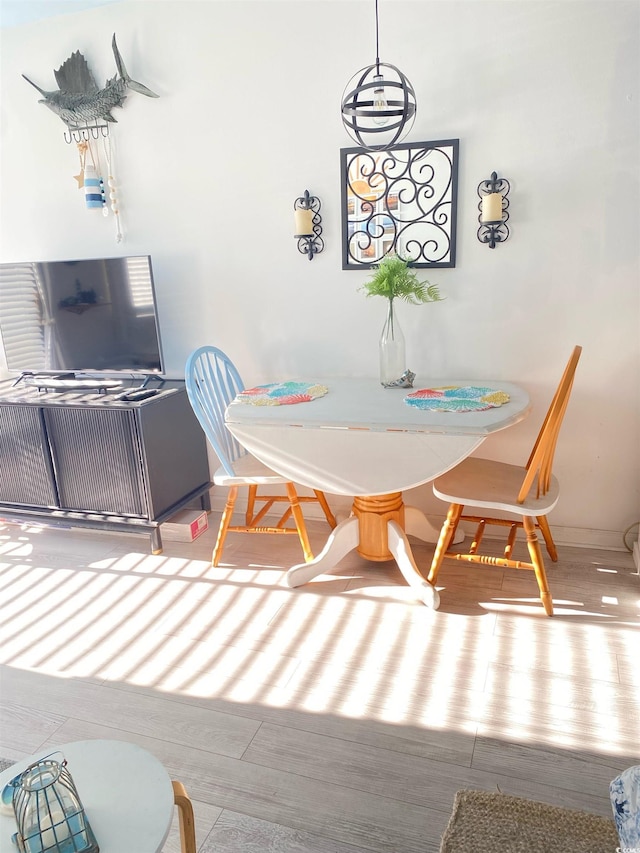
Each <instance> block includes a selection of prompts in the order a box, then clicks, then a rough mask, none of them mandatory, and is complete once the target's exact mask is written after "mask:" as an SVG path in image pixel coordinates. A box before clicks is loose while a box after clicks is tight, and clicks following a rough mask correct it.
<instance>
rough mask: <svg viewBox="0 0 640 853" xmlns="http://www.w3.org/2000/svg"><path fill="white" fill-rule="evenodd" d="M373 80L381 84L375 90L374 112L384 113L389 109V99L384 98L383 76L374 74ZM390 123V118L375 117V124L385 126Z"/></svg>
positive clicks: (383, 116)
mask: <svg viewBox="0 0 640 853" xmlns="http://www.w3.org/2000/svg"><path fill="white" fill-rule="evenodd" d="M373 79H374V80H375V81H376V83H379V86H377V87H376V88H375V89H374V90H373V110H374V112H375V113H380V112H384V111H385V110H388V109H389V105H388V104H387V99H386V98H385V96H384V86H383V85H382V74H374V76H373ZM388 121H389V116H385V115H375V116H374V117H373V122H374V124H377V125H379V126H380V127H382V125H385V124H386V123H387V122H388Z"/></svg>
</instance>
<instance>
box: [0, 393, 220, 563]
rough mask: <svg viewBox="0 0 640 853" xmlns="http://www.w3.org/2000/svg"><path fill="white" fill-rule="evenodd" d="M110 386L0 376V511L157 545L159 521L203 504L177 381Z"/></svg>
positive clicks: (200, 464)
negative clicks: (143, 388) (55, 385)
mask: <svg viewBox="0 0 640 853" xmlns="http://www.w3.org/2000/svg"><path fill="white" fill-rule="evenodd" d="M117 390H118V393H115V392H113V391H111V392H110V393H99V391H97V390H87V389H82V388H81V389H74V390H60V389H56V390H42V389H39V388H38V387H36V386H34V385H28V384H23V383H20V384H19V385H17V386H13V385H12V384H11V383H10V382H5V383H0V517H2V518H5V519H7V520H12V521H29V520H37V521H41V522H43V523H45V524H51V525H59V526H65V527H94V528H102V529H110V530H120V531H127V532H139V533H142V532H145V533H148V534H149V535H150V536H151V549H152V551H153V553H160V552H161V551H162V542H161V538H160V529H159V526H160V524H162V522H164V521H167V519H169V518H170V517H171V516H172V515H174V514H175V513H176V512H177V511H178V510H180V509H182V508H183V507H184V506H186V505H187V504H189V503H191V502H192V501H194V500H199V502H200V506H201V507H202V508H203V509H206V510H209V509H210V508H211V505H210V500H209V488H210V486H211V483H210V480H209V465H208V459H207V446H206V440H205V437H204V433H203V432H202V429H201V428H200V425H199V424H198V422H197V420H196V418H195V416H194V414H193V411H192V409H191V405H190V403H189V400H188V398H187V394H186V391H185V388H184V383H183V382H174V381H166V382H164V383H163V385H162V387H161V388H160V389H156V390H155V392H154V393H153V394H152V396H148V397H147V396H142V397H141V396H140V395H138V396H137V397H136V395H135V394H132V395H131V397H129V398H126V397H125V398H124V399H123V396H124V395H123V393H122V391H123V388H122V387H119V388H118V389H117ZM131 390H132V391H133V390H134V389H131Z"/></svg>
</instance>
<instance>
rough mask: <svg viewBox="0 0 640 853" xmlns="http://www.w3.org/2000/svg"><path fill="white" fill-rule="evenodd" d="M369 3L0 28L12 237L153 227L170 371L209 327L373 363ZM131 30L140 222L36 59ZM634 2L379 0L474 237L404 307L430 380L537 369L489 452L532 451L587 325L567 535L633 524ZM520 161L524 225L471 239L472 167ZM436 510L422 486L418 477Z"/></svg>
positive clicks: (119, 7)
mask: <svg viewBox="0 0 640 853" xmlns="http://www.w3.org/2000/svg"><path fill="white" fill-rule="evenodd" d="M373 11H374V4H373V2H369V0H366V2H363V0H339V2H338V1H337V0H333V1H332V0H325V2H321V0H262V2H261V1H260V0H257V2H245V0H230V2H222V0H221V2H218V0H199V1H197V2H189V0H175V2H174V0H143V1H142V2H140V0H139V1H138V2H128V0H125V2H120V3H115V4H112V5H108V6H104V7H101V8H98V9H95V10H93V11H87V12H81V13H76V14H70V15H64V16H61V17H57V18H51V19H48V20H45V21H41V22H38V23H33V24H27V25H24V26H20V27H16V28H12V29H5V30H3V31H2V32H1V34H0V38H1V45H0V46H1V48H2V58H1V63H2V64H1V79H0V87H1V88H0V94H1V101H2V106H1V114H0V118H1V140H0V141H1V150H0V187H1V195H0V203H1V209H0V241H1V249H0V260H2V261H19V260H38V259H55V258H61V259H63V258H69V257H80V256H85V257H94V256H101V255H117V254H123V253H126V254H136V253H147V252H149V253H150V254H151V255H152V257H153V262H154V268H155V273H156V284H157V289H158V299H159V310H160V312H161V325H162V333H163V341H164V347H165V355H166V358H167V362H168V368H169V373H170V374H171V375H173V376H178V375H180V374H181V372H182V369H183V365H184V362H185V359H186V356H187V355H188V353H189V352H190V351H191V349H193V348H194V347H195V346H197V345H200V344H202V343H205V342H214V343H216V344H218V345H219V346H221V347H222V348H223V349H225V350H227V351H228V352H229V353H230V354H231V355H232V357H233V358H234V360H235V361H236V363H237V364H238V367H239V369H240V371H241V373H242V374H243V377H244V379H245V382H247V383H252V384H253V383H255V382H259V381H267V380H274V379H285V378H290V377H292V376H299V377H304V376H305V375H311V374H316V375H317V374H322V375H326V376H331V375H339V374H342V373H349V374H355V375H368V374H369V375H370V374H374V375H375V374H376V372H377V339H378V335H379V332H380V329H381V327H382V323H383V317H384V311H385V306H384V305H383V304H381V303H380V302H376V300H365V298H364V297H363V295H362V294H361V293H358V287H359V286H360V285H361V283H362V282H363V280H364V279H365V278H366V275H367V274H366V273H360V272H357V271H355V272H354V271H343V270H341V253H340V185H339V183H340V180H339V150H340V148H341V147H350V146H351V145H352V144H353V143H352V141H351V140H350V139H349V137H348V136H347V135H346V132H345V131H344V129H343V127H342V123H341V119H340V113H339V105H340V98H341V95H342V92H343V89H344V86H345V84H346V82H347V81H348V79H349V78H350V77H351V75H352V74H353V73H354V72H355V71H356V70H358V68H360V67H362V66H364V65H367V64H369V63H371V62H372V61H373V59H374V56H375V43H374V24H373ZM113 32H115V33H116V34H117V38H118V44H119V47H120V50H121V53H122V55H123V58H124V61H125V64H126V65H127V68H128V70H129V72H130V74H131V76H132V77H133V78H134V79H137V80H140V81H141V82H143V83H145V84H146V85H147V86H149V87H150V88H151V89H153V90H154V91H156V92H157V93H158V94H159V95H160V98H159V99H157V100H152V99H149V98H145V97H143V96H141V95H139V94H136V93H133V92H132V93H131V94H130V95H129V97H128V99H127V101H126V103H125V106H124V109H121V110H116V112H115V114H116V117H117V119H118V124H117V125H116V126H115V128H114V133H113V143H114V150H115V172H116V178H117V183H118V192H119V197H120V202H121V209H122V217H123V224H124V227H125V242H124V243H123V244H121V245H117V244H116V243H115V241H114V222H113V219H112V218H111V217H110V218H108V219H103V218H102V216H101V215H100V213H95V212H90V211H87V210H85V209H84V206H83V200H82V195H81V192H80V191H78V189H77V188H76V183H75V181H74V179H73V175H75V174H77V172H78V154H77V151H76V149H75V146H73V145H67V144H66V143H65V142H64V140H63V131H64V129H65V128H64V125H63V123H62V121H61V120H60V119H59V118H58V117H57V116H55V115H54V114H53V113H51V112H50V111H49V110H48V109H47V108H46V107H45V106H43V105H41V104H38V103H37V101H38V97H39V96H38V93H37V92H36V91H35V89H33V88H32V87H30V86H29V85H28V84H27V83H26V82H25V81H24V80H23V79H22V78H21V76H20V75H21V74H22V73H25V74H27V75H28V76H29V77H31V79H33V80H34V81H35V82H37V83H38V84H39V85H41V86H43V88H54V87H55V81H54V76H53V69H54V68H58V67H59V65H60V64H61V63H62V62H63V61H64V60H65V59H66V58H67V57H68V56H69V55H70V54H71V53H72V52H73V51H74V50H80V51H81V52H82V53H84V55H85V57H86V58H87V61H88V63H89V65H90V67H91V68H92V70H93V73H94V75H95V77H96V79H97V81H98V83H99V84H100V85H102V84H103V83H104V81H105V80H106V78H107V77H108V76H112V75H113V74H114V73H115V64H114V60H113V56H112V53H111V35H112V33H113ZM639 33H640V5H639V4H638V2H636V0H633V1H632V2H618V0H602V1H601V2H588V1H587V2H585V1H584V0H583V1H582V2H570V1H569V0H554V2H543V0H510V2H491V1H490V0H469V2H459V1H458V0H448V2H441V0H413V1H411V0H408V1H407V0H381V2H380V54H381V59H382V60H383V61H386V62H392V63H394V64H396V65H398V66H400V67H401V68H402V70H403V71H404V72H405V73H406V74H407V76H408V77H409V79H410V80H411V81H412V83H413V85H414V87H415V89H416V93H417V99H418V117H417V119H416V123H415V125H414V128H413V130H412V132H411V135H410V137H409V140H408V141H412V140H413V141H423V140H437V139H447V138H459V139H460V175H459V195H458V201H459V218H458V258H457V266H456V268H455V269H450V270H449V269H448V270H434V271H433V272H432V273H431V274H429V279H430V280H431V281H433V282H435V283H437V284H438V285H439V286H440V288H441V290H442V292H443V293H444V294H445V295H446V296H447V300H446V302H443V303H442V304H438V305H426V306H420V307H410V306H401V307H400V311H401V315H400V316H401V323H402V326H403V328H404V331H405V335H406V338H407V344H408V361H409V364H410V366H411V368H412V369H413V370H415V371H416V373H417V374H418V380H419V381H420V382H426V381H428V380H430V379H434V378H439V377H446V376H447V375H449V376H462V375H466V376H468V377H469V378H478V379H481V378H489V377H491V378H495V379H509V380H514V381H517V382H520V383H521V384H522V385H524V386H525V387H526V388H527V390H528V391H529V393H530V394H531V397H532V399H533V402H534V410H533V413H532V415H531V417H529V418H528V419H527V420H526V421H525V422H524V423H523V424H521V425H519V426H517V427H515V428H513V429H511V430H509V431H507V432H505V433H503V434H500V435H498V436H494V437H493V438H492V439H489V440H488V441H487V442H486V443H485V444H484V445H483V448H482V452H483V454H485V455H493V456H496V457H499V458H503V459H506V460H509V461H514V462H520V461H524V460H526V456H527V454H528V450H529V448H530V446H531V443H532V441H533V438H534V436H535V434H536V432H537V429H538V427H539V424H540V421H541V419H542V417H543V414H544V411H545V410H546V407H547V405H548V403H549V400H550V398H551V396H552V393H553V390H554V388H555V385H556V383H557V381H558V379H559V376H560V373H561V371H562V369H563V367H564V364H565V362H566V360H567V358H568V356H569V353H570V351H571V348H572V346H573V345H574V344H576V343H579V344H582V345H583V347H584V352H583V357H582V361H581V363H580V365H579V368H578V374H577V379H576V383H575V387H574V392H573V397H572V401H571V404H570V407H569V410H568V414H567V418H566V422H565V425H564V430H563V435H562V438H561V442H560V446H559V449H558V454H557V464H556V471H557V474H558V476H559V478H560V480H561V483H562V487H563V491H562V497H561V500H560V503H559V505H558V507H557V509H556V510H555V511H554V513H553V516H552V518H551V521H552V527H553V529H554V531H555V532H556V535H557V536H558V539H559V540H560V541H568V542H578V543H580V542H584V543H590V544H603V545H609V546H613V547H620V546H621V542H622V537H621V534H622V531H623V530H624V529H626V528H627V527H628V525H629V524H631V523H632V522H634V521H637V520H638V518H639V517H640V496H639V491H638V489H639V483H638V481H639V473H640V428H639V424H640V348H639V347H640V345H639V337H640V336H639V331H640V285H639V279H640V276H639V273H640V262H639V258H640V250H639V234H640V228H639V225H640V222H639V212H640V189H639V185H638V184H639V177H640V174H639V160H640V157H639V150H640V136H639V110H638V82H639V76H640V61H639V59H638V57H639V55H640V43H639V42H640V37H639ZM493 170H496V171H497V172H498V173H499V174H500V175H504V176H506V177H507V178H508V179H509V180H510V181H511V186H512V189H511V194H510V199H511V207H510V212H511V220H510V225H511V226H512V233H511V237H510V239H509V241H508V242H507V243H505V244H504V245H500V246H498V247H497V248H496V249H495V250H493V251H492V250H490V249H488V248H487V247H486V246H482V245H481V244H480V243H479V242H478V240H477V239H476V230H477V202H478V199H477V196H476V187H477V185H478V183H479V182H480V181H481V180H483V179H484V178H486V177H488V176H489V174H490V172H491V171H493ZM305 189H309V190H310V191H311V192H312V194H315V195H318V196H319V197H320V198H321V199H322V203H323V209H322V213H323V216H324V219H323V227H324V235H323V236H324V238H325V243H326V249H325V251H324V252H323V254H321V255H319V256H318V257H316V258H314V260H313V262H311V263H310V262H309V261H308V260H307V259H306V257H304V256H303V255H300V254H299V253H298V252H297V250H296V246H295V241H294V239H293V236H292V234H293V215H292V206H293V201H294V199H295V198H296V197H297V196H298V195H300V194H302V193H303V191H304V190H305ZM409 500H410V501H411V502H412V503H414V504H419V505H421V506H422V507H423V508H425V509H426V510H427V511H428V512H430V513H441V512H442V507H441V505H440V504H439V503H438V502H437V501H435V499H434V498H433V496H432V495H431V490H430V487H429V486H424V487H421V488H420V489H417V490H414V493H413V494H411V495H410V496H409Z"/></svg>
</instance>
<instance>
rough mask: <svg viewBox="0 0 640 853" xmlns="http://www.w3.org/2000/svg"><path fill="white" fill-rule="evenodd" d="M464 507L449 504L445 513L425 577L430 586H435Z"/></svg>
mask: <svg viewBox="0 0 640 853" xmlns="http://www.w3.org/2000/svg"><path fill="white" fill-rule="evenodd" d="M463 509H464V506H462V504H451V506H450V507H449V511H448V512H447V517H446V519H445V521H444V524H443V525H442V530H441V531H440V536H439V538H438V544H437V545H436V550H435V551H434V554H433V560H432V561H431V568H430V569H429V574H428V575H427V580H428V581H429V583H430V584H435V582H436V578H437V577H438V572H439V571H440V568H441V566H442V563H443V562H444V556H445V554H446V553H447V551H448V550H449V545H450V544H451V542H452V541H453V537H454V536H455V532H456V529H457V527H458V522H459V521H460V516H461V515H462V510H463Z"/></svg>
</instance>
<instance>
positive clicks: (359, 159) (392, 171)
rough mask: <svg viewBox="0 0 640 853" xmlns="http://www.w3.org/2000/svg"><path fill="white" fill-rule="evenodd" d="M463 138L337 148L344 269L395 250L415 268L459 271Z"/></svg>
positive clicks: (371, 261) (361, 265) (367, 263)
mask: <svg viewBox="0 0 640 853" xmlns="http://www.w3.org/2000/svg"><path fill="white" fill-rule="evenodd" d="M458 148H459V140H457V139H447V140H444V141H438V142H411V143H405V144H402V145H395V146H394V147H393V148H390V149H388V150H386V151H381V152H372V151H367V150H364V149H362V148H343V149H342V150H341V151H340V172H341V183H342V269H344V270H361V269H369V268H370V267H371V266H375V265H376V264H378V263H380V261H381V260H382V258H383V257H384V256H385V255H388V254H390V253H392V252H395V253H396V254H397V255H400V256H401V257H402V258H404V259H405V260H409V261H411V266H412V267H455V265H456V218H457V197H458Z"/></svg>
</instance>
